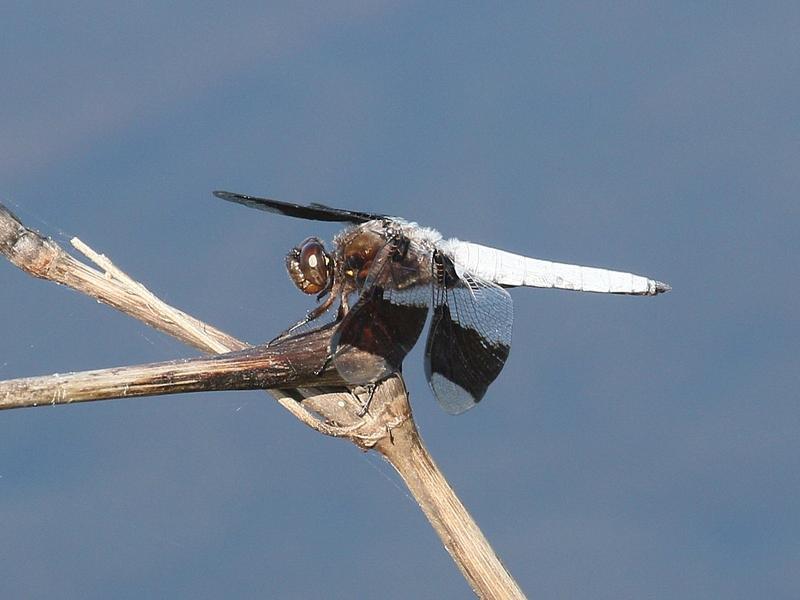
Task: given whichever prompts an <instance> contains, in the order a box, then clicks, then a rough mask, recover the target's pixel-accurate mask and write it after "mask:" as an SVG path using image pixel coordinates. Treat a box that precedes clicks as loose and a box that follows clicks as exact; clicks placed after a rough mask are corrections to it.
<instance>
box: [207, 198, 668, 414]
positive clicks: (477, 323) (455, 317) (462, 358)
mask: <svg viewBox="0 0 800 600" xmlns="http://www.w3.org/2000/svg"><path fill="white" fill-rule="evenodd" d="M214 195H215V196H216V197H217V198H220V199H222V200H227V201H229V202H234V203H237V204H241V205H244V206H248V207H250V208H256V209H259V210H263V211H267V212H271V213H277V214H280V215H285V216H289V217H295V218H299V219H307V220H313V221H327V222H338V223H347V224H349V225H348V226H347V227H346V228H345V229H344V230H343V231H341V232H340V233H338V234H337V235H336V236H335V237H334V239H333V247H332V249H331V251H330V252H329V251H328V250H327V249H326V248H325V245H324V243H323V242H322V240H320V239H319V238H317V237H308V238H306V239H305V240H303V241H302V242H301V243H300V244H298V245H297V246H296V247H294V248H292V249H291V250H290V251H289V253H288V254H287V256H286V269H287V271H288V274H289V277H290V278H291V280H292V282H294V284H295V285H296V286H297V288H298V289H299V290H300V291H301V292H303V293H305V294H309V295H316V296H317V302H318V304H317V306H316V307H315V308H314V309H313V310H311V311H309V312H308V313H307V314H306V316H305V317H304V318H303V319H301V320H300V321H298V322H297V323H295V324H294V325H293V326H292V327H290V328H289V329H287V330H286V331H285V332H284V334H282V335H281V336H279V338H280V337H283V336H287V335H292V332H295V331H297V330H298V329H301V328H302V327H303V326H305V325H306V324H308V323H311V322H312V321H314V320H315V319H318V318H319V317H321V316H322V315H323V314H325V313H327V312H328V311H329V309H331V307H332V306H333V305H334V303H335V302H336V301H337V300H338V301H339V306H338V310H337V312H336V330H335V333H334V334H333V337H332V338H331V342H330V350H329V356H328V359H329V360H330V361H332V363H333V365H334V366H335V368H336V370H337V371H338V372H339V375H341V377H342V378H343V379H344V380H345V381H347V382H348V383H349V384H352V385H362V386H368V385H372V384H374V383H376V382H378V381H381V380H382V379H385V378H386V377H388V376H390V375H392V374H394V373H396V372H398V371H400V370H401V367H402V362H403V359H404V358H405V357H406V355H407V354H408V353H409V352H410V351H411V349H412V348H413V347H414V345H415V344H416V343H417V340H418V339H419V337H420V335H421V334H422V330H423V328H424V326H425V323H426V322H427V320H428V313H429V312H432V316H431V319H430V325H429V329H428V336H427V342H426V344H425V375H426V377H427V380H428V382H429V384H430V387H431V389H432V390H433V393H434V395H435V397H436V399H437V400H438V401H439V404H440V405H441V406H442V408H443V409H444V410H445V411H446V412H448V413H450V414H454V415H455V414H460V413H463V412H465V411H466V410H468V409H470V408H472V407H473V406H475V405H476V404H478V402H480V401H481V399H482V398H483V397H484V395H485V394H486V391H487V389H488V387H489V385H490V384H491V383H492V382H493V381H494V380H495V379H496V378H497V376H498V375H499V374H500V371H501V370H502V369H503V366H504V365H505V363H506V359H507V358H508V355H509V351H510V349H511V326H512V322H513V306H512V301H511V296H510V295H509V293H508V291H507V290H508V288H514V287H534V288H555V289H562V290H574V291H579V292H597V293H605V294H625V295H634V296H655V295H658V294H661V293H663V292H667V291H669V290H670V289H671V288H670V286H669V285H668V284H666V283H663V282H661V281H656V280H654V279H650V278H648V277H643V276H641V275H634V274H633V273H625V272H622V271H612V270H609V269H602V268H597V267H588V266H581V265H573V264H567V263H559V262H552V261H548V260H541V259H537V258H530V257H527V256H521V255H518V254H512V253H510V252H506V251H503V250H499V249H496V248H491V247H488V246H483V245H480V244H475V243H472V242H464V241H460V240H458V239H455V238H451V239H444V238H443V237H442V235H441V234H440V233H439V232H437V231H436V230H434V229H431V228H428V227H422V226H420V225H417V224H416V223H414V222H411V221H407V220H405V219H402V218H400V217H394V216H388V215H382V214H373V213H367V212H360V211H352V210H345V209H340V208H333V207H330V206H325V205H324V204H317V203H312V204H307V205H303V204H296V203H292V202H283V201H279V200H273V199H270V198H260V197H257V196H249V195H245V194H238V193H233V192H226V191H215V192H214Z"/></svg>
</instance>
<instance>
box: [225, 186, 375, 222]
mask: <svg viewBox="0 0 800 600" xmlns="http://www.w3.org/2000/svg"><path fill="white" fill-rule="evenodd" d="M214 195H215V196H216V197H217V198H221V199H222V200H227V201H228V202H235V203H236V204H243V205H245V206H249V207H250V208H257V209H259V210H265V211H267V212H272V213H277V214H279V215H286V216H287V217H297V218H298V219H310V220H312V221H336V222H340V223H345V222H346V223H366V222H367V221H373V220H375V219H383V218H385V216H384V215H373V214H370V213H365V212H357V211H352V210H345V209H342V208H332V207H330V206H325V205H324V204H316V203H312V204H309V205H307V206H305V205H303V204H295V203H293V202H281V201H280V200H272V199H270V198H258V197H256V196H246V195H244V194H236V193H233V192H224V191H220V190H218V191H216V192H214Z"/></svg>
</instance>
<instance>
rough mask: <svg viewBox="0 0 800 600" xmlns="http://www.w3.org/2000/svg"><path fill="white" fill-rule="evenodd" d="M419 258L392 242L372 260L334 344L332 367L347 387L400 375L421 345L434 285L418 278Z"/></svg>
mask: <svg viewBox="0 0 800 600" xmlns="http://www.w3.org/2000/svg"><path fill="white" fill-rule="evenodd" d="M419 258H420V257H419V256H418V255H417V254H416V253H415V252H413V251H412V252H407V251H406V250H404V249H402V248H398V247H397V246H396V245H395V244H394V243H393V242H392V241H390V242H389V243H387V245H386V246H384V248H383V249H382V250H381V251H380V252H379V253H378V255H377V256H376V258H375V259H374V261H373V265H372V267H371V269H370V273H369V276H368V277H367V280H366V282H365V283H364V287H363V289H362V292H361V295H360V297H359V299H358V302H356V304H355V306H353V307H352V308H351V309H350V311H349V312H348V313H347V315H346V316H345V317H344V319H343V320H342V322H341V324H340V325H339V326H338V328H337V330H336V333H335V334H334V336H333V339H332V340H331V354H332V356H333V364H334V365H335V366H336V369H337V371H339V374H340V375H341V376H342V377H343V378H344V379H345V380H346V381H347V382H349V383H352V384H361V385H363V384H366V383H373V382H376V381H380V380H381V379H384V378H385V377H388V376H389V375H391V374H392V373H395V372H397V371H399V370H400V368H401V365H402V363H403V359H404V358H405V357H406V355H407V354H408V353H409V352H410V351H411V348H413V347H414V344H415V343H416V342H417V339H419V335H420V333H421V332H422V328H423V327H424V325H425V320H426V318H427V315H428V305H429V303H430V284H429V283H427V282H424V283H423V282H420V281H418V278H417V277H415V276H414V274H415V273H419V270H420V265H419V262H418V260H419Z"/></svg>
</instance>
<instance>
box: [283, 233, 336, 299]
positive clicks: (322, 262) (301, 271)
mask: <svg viewBox="0 0 800 600" xmlns="http://www.w3.org/2000/svg"><path fill="white" fill-rule="evenodd" d="M286 270H287V271H289V277H290V278H291V280H292V281H293V282H294V284H295V285H296V286H297V288H298V289H299V290H300V291H301V292H303V293H304V294H319V293H321V292H325V291H327V290H329V289H330V288H331V286H332V285H333V261H332V260H331V256H330V254H328V252H327V251H326V250H325V245H324V244H323V243H322V240H320V239H319V238H315V237H310V238H307V239H305V240H303V241H302V242H301V243H300V245H298V246H295V247H294V248H292V249H291V250H290V251H289V254H287V255H286Z"/></svg>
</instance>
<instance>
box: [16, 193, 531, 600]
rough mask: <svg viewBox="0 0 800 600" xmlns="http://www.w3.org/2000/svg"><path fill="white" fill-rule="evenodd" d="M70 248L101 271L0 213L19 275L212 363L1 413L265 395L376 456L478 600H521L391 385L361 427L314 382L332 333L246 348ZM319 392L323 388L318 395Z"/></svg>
mask: <svg viewBox="0 0 800 600" xmlns="http://www.w3.org/2000/svg"><path fill="white" fill-rule="evenodd" d="M72 244H73V246H75V248H77V249H78V250H79V251H81V252H82V253H83V254H84V255H85V256H87V257H88V258H89V259H90V260H91V261H92V262H94V263H95V264H96V265H98V266H99V267H100V269H96V268H94V267H92V266H90V265H87V264H85V263H83V262H81V261H79V260H77V259H75V258H74V257H72V256H71V255H69V254H67V253H66V252H65V251H64V250H63V249H62V248H61V247H60V246H59V245H58V244H56V243H55V242H54V241H52V240H51V239H49V238H45V237H43V236H41V235H39V234H38V233H37V232H35V231H33V230H31V229H28V228H27V227H25V226H24V225H22V223H21V222H20V221H19V220H18V219H17V218H16V217H15V216H14V215H13V214H12V213H11V212H10V211H8V210H7V209H6V208H5V207H4V206H2V205H1V204H0V253H2V254H4V255H5V256H6V257H7V258H8V259H9V260H10V261H11V262H12V263H14V264H15V265H17V266H18V267H19V268H20V269H22V270H23V271H26V272H27V273H29V274H31V275H33V276H35V277H38V278H41V279H46V280H49V281H54V282H56V283H59V284H63V285H66V286H68V287H71V288H73V289H75V290H77V291H79V292H82V293H84V294H87V295H89V296H91V297H93V298H96V299H97V300H99V301H100V302H103V303H105V304H108V305H110V306H113V307H114V308H116V309H118V310H120V311H121V312H123V313H125V314H128V315H130V316H132V317H134V318H136V319H138V320H140V321H142V322H144V323H146V324H148V325H150V326H151V327H154V328H156V329H158V330H160V331H162V332H164V333H167V334H169V335H172V336H174V337H176V338H178V339H180V340H182V341H184V342H186V343H187V344H189V345H191V346H193V347H195V348H198V349H200V350H202V351H206V352H212V353H217V354H218V356H215V357H210V358H197V359H188V360H181V361H169V362H166V363H154V364H151V365H141V366H132V367H119V368H114V369H101V370H96V371H85V372H82V373H70V374H67V375H51V376H48V377H32V378H25V379H16V380H9V381H0V409H3V408H21V407H27V406H41V405H46V404H62V403H70V402H84V401H92V400H103V399H108V398H128V397H135V396H142V395H155V394H158V395H160V394H170V393H181V392H188V391H203V390H211V389H216V390H219V389H256V388H272V389H271V390H270V393H272V394H273V395H274V396H275V397H276V399H277V400H278V402H279V403H280V404H281V406H283V407H284V408H286V409H287V410H289V411H290V412H291V413H292V414H293V415H294V416H295V417H297V418H298V419H300V420H301V421H303V422H304V423H305V424H306V425H308V426H309V427H312V428H313V429H315V430H317V431H319V432H321V433H324V434H326V435H331V436H336V437H345V438H347V439H349V440H350V441H352V442H353V443H354V444H356V445H358V446H359V447H360V448H362V449H365V450H366V449H373V448H374V449H375V450H377V451H378V452H380V453H381V454H382V455H383V456H384V457H385V458H386V460H388V461H389V462H390V463H391V464H392V466H393V467H394V468H395V469H396V470H397V471H398V472H399V473H400V475H401V477H402V478H403V480H404V481H405V482H406V484H407V485H408V488H409V490H410V491H411V493H412V494H413V495H414V498H415V499H416V500H417V502H418V504H419V505H420V507H421V508H422V510H423V512H424V513H425V515H426V517H427V518H428V520H429V521H430V523H431V525H432V526H433V527H434V529H435V530H436V532H437V534H438V535H439V536H440V538H441V539H442V542H443V544H444V546H445V548H446V549H447V551H448V552H449V553H450V555H451V556H452V557H453V559H454V560H455V562H456V565H457V566H458V568H459V569H460V570H461V572H462V573H463V575H464V577H465V578H466V579H467V581H468V582H469V584H470V586H471V587H472V589H473V590H474V591H475V593H476V594H477V595H478V596H479V597H481V598H504V599H505V598H524V595H523V593H522V591H521V590H520V588H519V587H518V586H517V584H516V582H515V581H514V579H513V578H512V577H511V575H510V574H509V573H508V571H507V570H506V569H505V568H504V567H503V565H502V564H501V563H500V560H499V559H498V558H497V556H496V554H495V553H494V551H493V550H492V548H491V546H490V545H489V543H488V541H487V540H486V538H485V537H484V536H483V534H482V533H481V531H480V529H479V528H478V526H477V525H476V524H475V522H474V520H473V519H472V517H471V516H470V515H469V513H468V512H467V510H466V509H465V508H464V506H463V505H462V504H461V502H460V500H459V499H458V497H457V496H456V494H455V492H454V491H453V490H452V488H451V487H450V486H449V485H448V483H447V481H446V480H445V478H444V476H443V475H442V473H441V471H439V469H438V467H437V466H436V464H435V462H434V461H433V459H432V458H431V456H430V454H429V453H428V451H427V450H426V448H425V447H424V445H423V443H422V440H421V439H420V436H419V433H418V431H417V428H416V426H415V424H414V421H413V418H412V415H411V407H410V406H409V404H408V394H407V393H406V390H405V386H404V384H403V381H402V379H401V378H400V377H399V376H396V377H392V378H390V379H388V380H386V381H384V382H382V383H381V384H380V385H379V386H378V387H377V389H376V391H375V394H374V397H373V399H372V402H371V404H370V411H369V413H367V414H366V415H365V416H363V417H362V416H361V415H360V411H361V408H362V401H361V400H359V399H358V398H357V397H356V395H355V393H354V390H349V389H347V388H346V387H345V386H343V384H342V381H341V379H339V378H338V375H337V374H336V372H335V370H333V369H331V368H328V369H326V370H325V371H324V372H323V373H322V374H319V373H318V371H319V366H320V364H321V362H320V361H321V359H323V360H324V357H325V356H326V354H327V348H328V347H329V346H328V340H329V337H330V334H331V330H329V329H328V330H326V329H321V330H317V331H314V332H310V333H309V334H307V335H305V336H301V337H298V338H292V339H289V340H285V341H283V342H281V343H279V344H276V345H274V346H270V347H268V348H267V347H248V346H247V344H245V343H243V342H241V341H239V340H237V339H236V338H234V337H232V336H230V335H228V334H226V333H224V332H222V331H219V330H218V329H216V328H214V327H212V326H210V325H208V324H206V323H203V322H202V321H200V320H198V319H195V318H194V317H192V316H190V315H187V314H186V313H184V312H182V311H180V310H178V309H176V308H174V307H171V306H169V305H167V304H166V303H164V302H163V301H161V300H160V299H158V298H157V297H156V296H155V295H154V294H152V293H151V292H150V291H149V290H147V289H146V288H145V287H144V286H143V285H142V284H140V283H138V282H136V281H134V280H133V279H131V278H130V277H128V276H127V275H126V274H125V273H123V272H122V271H121V270H120V269H118V268H117V267H116V266H114V265H113V263H112V262H111V261H109V260H108V259H107V258H106V257H104V256H103V255H100V254H97V253H95V252H94V251H93V250H91V248H89V247H88V246H86V245H85V244H83V242H81V241H80V240H78V239H73V240H72ZM220 353H222V354H220ZM323 385H324V386H326V387H324V388H321V387H320V386H323ZM300 400H302V402H300ZM312 413H313V414H312ZM315 415H316V416H315Z"/></svg>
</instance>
